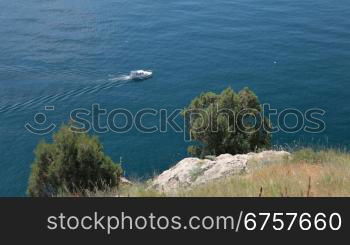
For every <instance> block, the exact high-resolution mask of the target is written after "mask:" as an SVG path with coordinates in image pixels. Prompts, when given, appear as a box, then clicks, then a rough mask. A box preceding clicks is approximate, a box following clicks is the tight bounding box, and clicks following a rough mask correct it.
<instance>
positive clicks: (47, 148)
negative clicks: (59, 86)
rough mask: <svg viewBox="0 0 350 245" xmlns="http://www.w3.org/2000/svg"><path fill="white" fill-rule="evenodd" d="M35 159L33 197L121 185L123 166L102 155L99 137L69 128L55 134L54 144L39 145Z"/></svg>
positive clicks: (29, 188) (29, 190)
mask: <svg viewBox="0 0 350 245" xmlns="http://www.w3.org/2000/svg"><path fill="white" fill-rule="evenodd" d="M35 156H36V158H35V160H34V162H33V165H32V172H31V175H30V178H29V186H28V191H27V192H28V195H29V196H33V197H45V196H54V195H57V194H58V193H59V192H61V191H66V192H70V193H78V192H79V194H83V193H81V192H83V190H90V191H92V190H101V189H104V188H106V187H114V186H118V184H119V180H120V176H121V174H122V169H121V167H120V165H119V164H115V163H114V162H113V161H112V160H111V158H109V157H108V156H106V155H105V154H104V153H103V147H102V145H101V143H100V142H99V140H98V138H97V137H92V136H89V135H87V134H83V133H77V132H73V131H72V130H71V129H70V128H69V127H68V126H63V127H62V128H61V129H60V130H59V131H58V132H57V133H56V134H54V136H53V143H51V144H49V143H45V142H42V143H39V145H38V146H37V148H36V150H35Z"/></svg>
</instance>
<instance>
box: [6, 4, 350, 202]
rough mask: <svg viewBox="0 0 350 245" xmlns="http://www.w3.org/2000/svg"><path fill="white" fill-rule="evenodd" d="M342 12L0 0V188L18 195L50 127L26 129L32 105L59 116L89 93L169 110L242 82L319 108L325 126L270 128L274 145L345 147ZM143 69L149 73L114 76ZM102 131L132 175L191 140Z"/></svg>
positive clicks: (132, 106) (346, 28) (269, 98)
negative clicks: (127, 78)
mask: <svg viewBox="0 0 350 245" xmlns="http://www.w3.org/2000/svg"><path fill="white" fill-rule="evenodd" d="M349 16H350V2H349V1H348V0H333V1H330V0H294V1H290V0H176V1H164V0H162V1H161V0H153V1H146V0H133V1H126V0H114V1H113V0H106V1H93V0H75V1H69V0H2V1H0V86H1V87H0V196H23V195H25V190H26V187H27V182H28V176H29V173H30V165H31V162H32V161H33V159H34V155H33V150H34V148H35V146H36V145H37V143H38V142H39V141H40V140H42V139H46V140H50V138H51V134H50V135H46V136H39V135H34V134H31V133H29V132H28V131H27V130H26V129H25V128H24V125H25V124H26V123H27V122H29V123H32V124H33V118H34V116H35V114H36V113H39V112H44V113H45V114H46V116H47V121H49V122H53V123H55V124H57V125H60V124H61V123H63V122H67V120H68V118H69V112H70V111H71V110H73V109H75V108H91V105H92V104H94V103H98V104H100V105H101V107H103V108H106V109H108V110H111V109H114V108H127V109H129V110H130V111H133V112H136V111H137V110H140V109H142V108H155V109H162V108H164V109H168V110H170V111H171V110H174V109H176V108H182V107H184V106H186V105H187V104H188V103H189V102H190V100H191V99H192V98H193V97H194V96H196V95H198V94H199V93H201V92H202V91H215V92H219V91H221V90H222V89H224V88H226V87H228V86H231V87H233V88H234V89H235V90H240V89H241V88H243V87H245V86H248V87H250V88H251V89H253V90H254V91H255V92H256V93H257V95H258V96H259V98H260V101H261V102H262V103H270V104H271V106H272V107H274V108H277V109H279V110H283V109H284V108H288V107H293V108H297V109H299V110H300V111H305V110H307V109H310V108H315V107H316V108H322V109H324V110H325V111H326V115H325V116H324V117H323V119H324V120H325V122H326V125H327V128H326V130H325V131H324V132H322V133H319V134H308V133H305V132H299V133H297V134H283V133H279V134H276V135H274V142H275V144H292V143H293V141H295V140H296V141H298V142H299V141H300V142H302V143H307V142H309V143H313V142H317V143H319V144H326V145H330V146H341V147H342V146H348V145H349V144H350V132H349V130H348V129H349V125H350V117H349V115H350V102H349V97H350V18H349ZM144 68H149V69H152V70H154V72H155V75H154V77H153V78H152V79H151V80H147V81H144V82H139V83H131V82H127V83H119V82H118V81H116V80H117V78H118V77H119V76H120V75H123V74H128V73H129V72H130V71H131V70H134V69H144ZM113 79H115V80H113ZM113 81H116V82H113ZM108 85H111V86H108ZM102 88H105V89H102ZM45 106H54V107H55V110H54V111H44V109H45ZM156 120H157V119H156V118H154V117H152V116H147V117H145V121H146V124H148V125H152V124H154V123H155V122H156ZM38 126H43V125H38ZM99 137H100V139H101V141H102V143H103V145H104V148H105V151H106V152H107V154H109V155H110V156H111V157H112V158H113V159H114V160H115V161H119V160H120V159H122V164H123V168H124V169H125V171H126V174H127V175H128V176H136V177H147V176H150V175H153V174H154V173H156V172H160V171H162V170H164V169H166V168H168V167H169V166H171V165H172V164H173V163H175V162H176V161H178V160H179V159H181V158H183V157H185V156H186V148H187V145H188V143H186V142H184V137H183V135H182V134H181V133H176V132H174V131H172V130H169V131H168V132H166V133H153V134H143V133H140V132H138V131H137V130H131V131H129V132H127V133H124V134H117V133H107V134H99Z"/></svg>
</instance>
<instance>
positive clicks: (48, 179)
mask: <svg viewBox="0 0 350 245" xmlns="http://www.w3.org/2000/svg"><path fill="white" fill-rule="evenodd" d="M261 110H262V108H261V105H260V102H259V100H258V97H257V96H256V95H255V94H254V92H252V91H251V90H250V89H248V88H245V89H243V90H241V91H240V92H238V93H236V92H234V91H233V90H232V89H231V88H227V89H225V90H224V91H222V92H221V93H220V94H215V93H212V92H208V93H203V94H201V95H199V96H198V97H196V98H195V99H194V100H193V101H192V102H191V103H190V104H189V105H188V106H187V107H186V108H185V109H184V110H183V112H182V114H183V116H184V117H185V119H186V120H187V122H188V129H189V134H190V135H191V138H192V140H193V142H194V145H193V146H191V147H190V148H189V153H190V154H191V155H193V156H195V157H198V158H188V159H187V160H188V162H189V163H191V162H192V164H195V165H193V166H195V167H194V168H190V167H188V168H186V166H188V165H186V164H185V165H186V166H185V167H184V168H183V170H184V171H187V170H188V171H189V172H188V173H185V174H184V175H182V176H190V178H188V179H189V181H190V182H195V181H197V179H198V178H199V177H200V176H203V174H204V171H207V170H208V168H209V167H213V166H214V165H215V167H217V168H219V166H221V165H220V164H217V163H215V161H216V159H228V158H230V157H233V156H235V155H237V154H245V155H237V159H238V160H237V162H236V163H234V162H231V161H228V163H229V164H228V165H229V167H230V168H232V169H231V170H232V173H231V174H230V175H228V176H225V175H222V176H224V177H222V178H217V179H214V178H207V179H206V181H204V182H201V183H200V184H198V185H193V186H190V188H187V187H183V188H182V186H180V187H176V188H175V189H172V191H171V192H168V191H165V188H163V189H159V188H155V186H156V185H155V184H154V183H155V182H154V179H155V178H156V177H157V176H155V178H153V179H152V178H151V179H149V180H146V181H138V180H132V181H131V182H130V181H128V180H126V179H125V178H124V177H123V176H122V168H121V166H120V164H116V163H114V162H113V161H112V159H111V158H109V157H108V156H106V155H105V154H104V152H103V147H102V144H101V143H100V142H99V140H98V138H97V137H95V136H90V135H88V134H86V133H79V132H74V131H72V130H71V128H70V125H66V126H62V128H61V129H60V130H59V131H58V132H57V133H56V134H54V135H53V141H52V143H46V142H41V143H40V144H39V145H38V146H37V148H36V150H35V156H36V157H35V160H34V163H33V164H32V172H31V175H30V179H29V186H28V191H27V192H28V195H29V196H33V197H46V196H97V197H102V196H107V197H160V196H161V197H172V196H178V197H215V196H218V197H256V196H259V197H316V196H350V154H349V153H347V152H346V151H340V150H334V149H323V150H314V149H312V148H301V149H297V150H290V149H289V152H290V153H288V152H286V151H280V153H283V155H288V157H286V158H280V159H278V160H277V161H274V162H269V161H268V159H265V158H264V159H259V163H254V162H249V161H250V160H249V159H252V158H251V156H252V155H253V154H255V153H256V152H258V153H259V152H261V153H263V152H265V153H267V154H272V153H273V154H279V153H278V152H277V151H273V150H272V151H264V150H265V149H269V148H271V146H270V143H271V135H270V133H269V128H270V122H269V120H268V119H266V118H262V117H261ZM242 111H243V112H244V113H241V112H242ZM252 118H253V119H254V120H252ZM257 120H258V121H257ZM257 122H260V123H257ZM254 152H255V153H254ZM271 152H272V153H271ZM247 153H248V154H247ZM220 155H221V156H223V157H220ZM263 156H264V155H263ZM244 159H246V161H244ZM184 160H185V161H186V159H184ZM185 163H186V162H185ZM234 164H236V165H237V167H239V171H233V170H234V168H235V166H236V165H234ZM228 165H225V162H222V166H223V169H219V170H220V171H221V172H222V173H227V172H228V171H227V170H229V169H225V166H228ZM248 167H249V168H248ZM171 170H173V171H174V169H170V170H169V171H171ZM169 171H168V173H169ZM176 171H177V170H176ZM211 172H212V174H214V175H215V174H216V175H217V174H218V171H211ZM207 173H208V172H206V174H207ZM182 174H183V173H182ZM207 177H210V176H207ZM175 179H176V178H175ZM172 180H173V179H172Z"/></svg>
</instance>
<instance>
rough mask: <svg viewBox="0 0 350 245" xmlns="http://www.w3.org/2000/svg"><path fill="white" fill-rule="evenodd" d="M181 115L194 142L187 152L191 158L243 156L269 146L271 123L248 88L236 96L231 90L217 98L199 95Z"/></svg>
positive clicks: (210, 94) (215, 95) (228, 89)
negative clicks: (225, 154)
mask: <svg viewBox="0 0 350 245" xmlns="http://www.w3.org/2000/svg"><path fill="white" fill-rule="evenodd" d="M182 114H183V116H184V117H185V119H186V122H187V126H188V132H189V134H190V136H191V139H192V140H194V141H195V142H197V144H196V145H192V146H190V147H189V148H188V152H189V153H190V154H191V155H194V156H198V157H204V156H205V155H220V154H223V153H230V154H243V153H248V152H251V151H255V150H257V149H260V148H266V147H269V145H270V141H271V135H270V133H269V130H270V128H271V127H270V121H269V120H268V119H267V118H265V117H263V115H262V106H261V105H260V102H259V100H258V97H257V96H256V95H255V94H254V92H252V91H251V90H250V89H249V88H244V89H243V90H241V91H240V92H239V93H236V92H235V91H233V89H231V88H227V89H225V90H224V91H222V92H221V93H220V94H216V93H212V92H208V93H202V94H201V95H199V96H198V97H196V98H195V99H194V100H192V102H191V103H190V105H188V106H187V107H186V108H185V109H184V110H183V111H182Z"/></svg>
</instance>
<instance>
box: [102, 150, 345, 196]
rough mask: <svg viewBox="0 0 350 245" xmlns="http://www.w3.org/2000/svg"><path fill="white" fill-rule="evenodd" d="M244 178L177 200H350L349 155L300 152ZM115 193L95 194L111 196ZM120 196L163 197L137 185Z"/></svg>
mask: <svg viewBox="0 0 350 245" xmlns="http://www.w3.org/2000/svg"><path fill="white" fill-rule="evenodd" d="M251 164H252V165H251V166H252V170H251V171H250V172H249V173H247V174H244V175H239V176H232V177H230V178H227V179H223V180H220V181H215V182H212V183H208V184H206V185H203V186H198V187H195V188H193V189H191V190H179V192H178V193H177V194H175V195H174V194H173V195H172V196H180V197H215V196H219V197H240V196H243V197H256V196H259V195H261V196H263V197H281V196H288V197H292V196H296V197H305V196H311V197H315V196H322V197H325V196H350V154H347V153H343V152H340V151H336V150H323V151H318V152H316V151H313V150H311V149H303V150H299V151H296V152H294V153H293V154H292V160H285V161H283V162H278V163H272V164H269V165H266V166H263V167H261V166H260V167H258V166H254V163H251ZM116 193H117V192H115V191H114V192H111V193H99V194H98V193H97V195H98V196H101V195H102V196H106V195H107V196H115V195H117V194H116ZM120 195H121V196H136V197H145V196H146V197H156V196H167V195H166V194H164V193H159V192H156V191H153V190H148V189H146V184H144V183H140V184H136V185H134V186H133V187H128V188H124V189H123V190H122V192H121V193H120Z"/></svg>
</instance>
